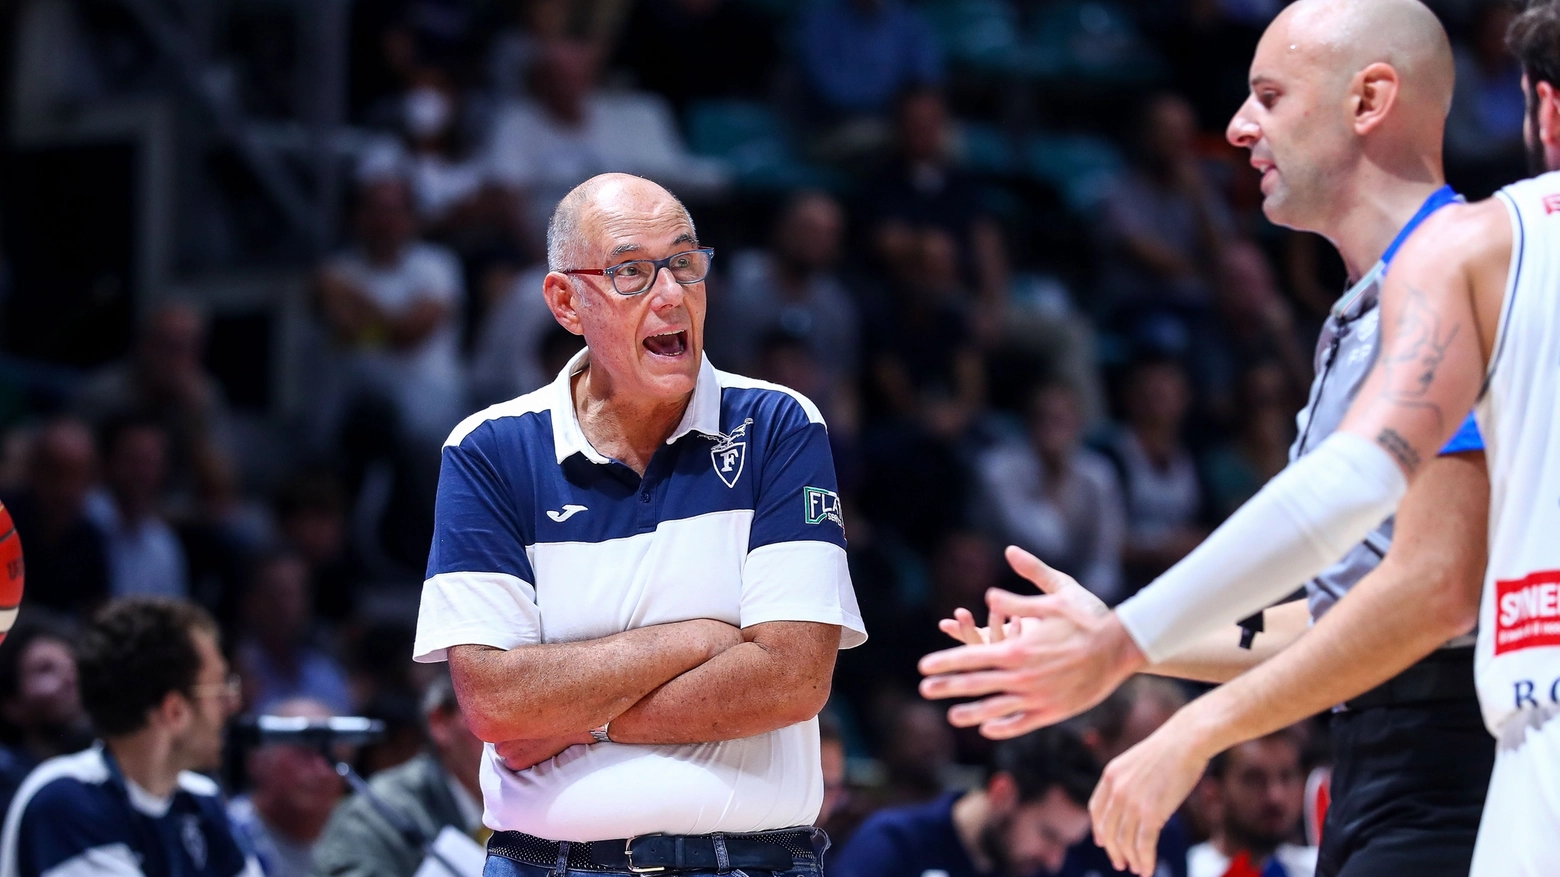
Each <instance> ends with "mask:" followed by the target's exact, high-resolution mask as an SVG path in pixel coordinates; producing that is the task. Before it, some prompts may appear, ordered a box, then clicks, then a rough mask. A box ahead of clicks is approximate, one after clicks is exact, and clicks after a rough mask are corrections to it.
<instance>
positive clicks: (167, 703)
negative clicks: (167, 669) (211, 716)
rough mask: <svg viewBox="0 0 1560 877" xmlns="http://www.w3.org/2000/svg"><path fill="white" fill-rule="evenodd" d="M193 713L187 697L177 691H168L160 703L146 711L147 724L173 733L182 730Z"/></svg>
mask: <svg viewBox="0 0 1560 877" xmlns="http://www.w3.org/2000/svg"><path fill="white" fill-rule="evenodd" d="M194 715H195V710H194V707H193V705H192V704H191V703H190V700H189V698H187V697H185V696H184V695H182V694H180V693H179V692H177V691H170V692H168V693H167V694H165V695H163V699H162V703H159V704H158V705H157V706H155V707H153V708H152V709H151V710H149V711H148V715H147V719H148V724H151V725H154V726H157V727H160V728H163V729H165V730H168V731H172V732H174V733H175V734H177V733H179V732H181V731H183V730H184V728H185V727H186V726H187V725H189V723H190V720H191V718H193V717H194Z"/></svg>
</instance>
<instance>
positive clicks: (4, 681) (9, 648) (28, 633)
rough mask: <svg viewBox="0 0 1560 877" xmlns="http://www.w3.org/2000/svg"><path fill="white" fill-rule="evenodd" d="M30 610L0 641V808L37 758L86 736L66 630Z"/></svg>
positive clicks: (71, 748)
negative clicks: (41, 618) (1, 641)
mask: <svg viewBox="0 0 1560 877" xmlns="http://www.w3.org/2000/svg"><path fill="white" fill-rule="evenodd" d="M38 618H39V616H38V615H37V614H36V612H35V610H29V611H28V618H26V619H23V620H22V621H21V623H20V624H18V625H17V626H16V627H13V628H12V629H11V631H10V633H8V634H7V635H6V637H5V642H4V644H3V645H0V809H3V808H5V807H9V806H10V804H11V798H12V797H14V796H15V795H16V790H17V787H19V786H20V785H21V784H22V780H23V778H25V777H26V776H27V774H28V773H29V772H31V771H32V769H33V768H35V767H37V766H38V765H39V764H40V763H41V762H43V761H46V760H48V759H50V758H54V757H55V756H58V755H66V754H69V753H71V752H80V751H81V750H82V749H85V748H86V747H87V746H88V745H89V744H90V743H91V742H92V730H91V727H90V726H89V725H88V723H87V714H86V711H85V710H84V709H82V706H81V689H80V687H79V686H78V685H77V673H76V649H75V646H73V645H72V644H71V643H72V640H73V639H74V637H73V635H72V633H73V632H72V631H71V630H70V629H69V628H67V627H65V626H63V625H58V624H54V623H52V622H48V621H40V620H38Z"/></svg>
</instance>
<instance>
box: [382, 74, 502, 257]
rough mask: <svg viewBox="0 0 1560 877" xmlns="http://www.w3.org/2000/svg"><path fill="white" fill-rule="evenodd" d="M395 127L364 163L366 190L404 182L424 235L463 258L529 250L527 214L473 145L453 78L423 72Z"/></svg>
mask: <svg viewBox="0 0 1560 877" xmlns="http://www.w3.org/2000/svg"><path fill="white" fill-rule="evenodd" d="M397 109H398V111H397V113H396V114H395V120H394V127H395V130H396V131H397V132H398V133H399V134H400V138H399V139H397V138H390V137H385V138H382V139H380V140H379V141H377V142H375V144H374V145H373V146H371V147H369V148H368V149H367V150H366V151H365V153H364V154H363V156H362V159H361V161H360V163H359V164H358V169H357V176H358V180H359V181H360V182H372V181H375V180H381V179H387V178H390V179H395V178H399V179H402V180H405V181H406V183H407V184H408V185H409V186H410V187H411V193H412V202H413V204H414V205H415V208H416V213H417V219H418V221H419V223H420V224H421V225H422V228H423V230H424V232H425V233H426V234H427V235H428V236H430V237H432V238H435V239H438V240H440V241H443V242H445V243H447V244H449V245H450V246H452V247H455V248H456V249H457V250H458V251H460V252H462V253H478V252H482V251H484V250H487V251H492V250H495V249H502V248H504V247H510V248H513V247H515V246H517V245H522V246H523V245H524V244H525V242H526V241H527V240H529V236H528V235H527V234H526V229H525V228H524V226H523V222H524V218H525V217H524V212H523V208H522V206H521V205H520V204H518V203H517V202H516V201H515V200H514V198H513V197H512V193H509V192H506V191H504V190H503V189H502V188H501V187H499V186H496V185H493V181H492V179H491V174H490V173H489V172H488V168H487V165H486V163H485V162H483V161H482V160H481V159H480V158H479V157H477V156H475V155H474V154H473V150H472V149H471V148H470V145H469V144H468V142H467V141H468V136H467V134H468V131H469V129H470V128H471V127H472V125H471V123H470V122H468V121H466V120H465V119H464V118H463V112H464V101H463V100H462V97H461V94H460V92H459V90H457V89H456V87H455V83H454V82H453V81H452V79H451V77H450V75H449V74H448V73H447V72H445V71H443V70H438V69H432V68H430V69H426V70H420V71H418V72H417V73H416V74H415V75H414V76H413V78H412V81H411V83H410V84H409V86H408V88H407V90H406V91H405V93H404V94H402V95H401V98H400V106H399V107H398V108H397Z"/></svg>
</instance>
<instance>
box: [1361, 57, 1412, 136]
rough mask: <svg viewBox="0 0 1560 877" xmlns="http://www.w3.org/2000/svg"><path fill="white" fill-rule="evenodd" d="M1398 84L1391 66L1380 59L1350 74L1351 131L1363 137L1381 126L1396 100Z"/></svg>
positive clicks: (1399, 83) (1396, 74)
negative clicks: (1351, 76)
mask: <svg viewBox="0 0 1560 877" xmlns="http://www.w3.org/2000/svg"><path fill="white" fill-rule="evenodd" d="M1401 85H1402V83H1401V82H1400V81H1399V80H1398V73H1397V71H1396V70H1394V69H1392V65H1391V64H1384V63H1382V62H1380V61H1377V62H1376V63H1374V64H1371V65H1369V66H1367V67H1366V68H1365V69H1364V70H1361V71H1360V72H1359V73H1356V74H1355V75H1354V88H1353V89H1352V90H1351V92H1350V100H1351V103H1352V104H1353V111H1354V133H1356V134H1359V135H1361V136H1363V135H1365V134H1369V133H1370V132H1371V131H1373V130H1375V129H1376V128H1377V127H1378V126H1379V125H1381V123H1382V121H1383V120H1384V119H1386V118H1387V114H1388V113H1390V112H1392V106H1393V105H1394V104H1396V103H1397V97H1398V89H1399V88H1400V87H1401Z"/></svg>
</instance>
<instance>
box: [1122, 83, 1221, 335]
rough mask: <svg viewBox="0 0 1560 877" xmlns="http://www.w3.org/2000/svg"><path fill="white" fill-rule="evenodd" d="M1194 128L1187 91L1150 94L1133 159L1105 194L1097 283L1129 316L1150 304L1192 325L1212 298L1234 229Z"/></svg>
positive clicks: (1151, 308)
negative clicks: (1199, 149) (1207, 175)
mask: <svg viewBox="0 0 1560 877" xmlns="http://www.w3.org/2000/svg"><path fill="white" fill-rule="evenodd" d="M1196 134H1197V121H1196V118H1195V117H1194V115H1193V113H1192V108H1191V107H1190V106H1188V105H1187V103H1186V101H1185V99H1183V98H1181V97H1179V96H1176V95H1168V94H1161V95H1158V96H1156V97H1154V98H1152V99H1150V100H1149V101H1148V102H1147V104H1146V105H1145V107H1144V110H1143V112H1142V116H1141V119H1140V121H1139V123H1138V128H1137V132H1136V144H1135V145H1136V149H1135V150H1134V158H1135V160H1134V162H1133V165H1132V167H1131V168H1130V169H1129V170H1128V171H1127V172H1126V173H1125V174H1124V175H1123V176H1122V177H1121V179H1120V181H1119V182H1118V184H1117V185H1116V187H1115V189H1114V190H1112V191H1111V193H1110V194H1109V195H1108V196H1107V197H1106V199H1105V203H1104V205H1103V215H1102V221H1103V229H1102V230H1103V233H1104V236H1105V258H1104V259H1103V262H1102V264H1101V266H1100V267H1101V277H1100V284H1101V288H1102V289H1103V290H1104V292H1105V296H1106V301H1105V305H1106V308H1107V309H1108V310H1110V311H1112V312H1114V313H1115V314H1116V315H1117V316H1118V317H1122V318H1124V319H1126V320H1127V321H1129V322H1130V321H1132V320H1134V319H1135V318H1136V317H1138V316H1139V315H1140V314H1141V313H1143V312H1150V313H1157V314H1169V315H1173V316H1174V317H1175V318H1177V319H1179V320H1180V321H1182V322H1183V323H1185V324H1187V325H1194V324H1195V323H1196V322H1197V321H1198V320H1199V319H1200V318H1201V317H1202V316H1203V315H1204V314H1205V313H1206V312H1207V310H1208V309H1209V308H1210V307H1211V306H1212V305H1213V297H1214V292H1215V290H1216V288H1217V282H1218V270H1219V264H1220V262H1219V260H1220V256H1221V254H1222V252H1223V249H1224V247H1225V245H1226V244H1227V242H1228V240H1229V238H1230V235H1231V233H1232V230H1233V229H1232V223H1231V221H1230V217H1229V214H1228V211H1227V209H1226V208H1225V206H1224V205H1223V204H1222V203H1221V202H1220V201H1219V199H1218V197H1217V195H1216V193H1215V191H1214V190H1213V189H1212V187H1210V186H1209V185H1208V182H1207V179H1206V178H1205V177H1204V175H1203V172H1202V169H1201V167H1200V166H1199V161H1198V157H1197V152H1196V145H1195V137H1196Z"/></svg>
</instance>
